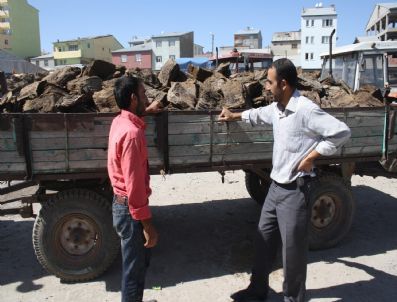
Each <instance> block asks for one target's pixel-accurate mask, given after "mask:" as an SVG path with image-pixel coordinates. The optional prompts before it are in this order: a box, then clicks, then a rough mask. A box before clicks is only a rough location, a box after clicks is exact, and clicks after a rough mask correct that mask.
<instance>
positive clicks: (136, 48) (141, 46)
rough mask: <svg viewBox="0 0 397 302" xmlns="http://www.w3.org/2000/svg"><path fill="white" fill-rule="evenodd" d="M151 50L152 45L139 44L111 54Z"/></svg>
mask: <svg viewBox="0 0 397 302" xmlns="http://www.w3.org/2000/svg"><path fill="white" fill-rule="evenodd" d="M149 50H152V44H150V43H149V44H139V45H136V46H132V47H129V48H122V49H118V50H115V51H112V53H120V52H139V51H149Z"/></svg>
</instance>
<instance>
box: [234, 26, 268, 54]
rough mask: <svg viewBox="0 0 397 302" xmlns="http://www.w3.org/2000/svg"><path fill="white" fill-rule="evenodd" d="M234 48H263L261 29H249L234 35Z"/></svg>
mask: <svg viewBox="0 0 397 302" xmlns="http://www.w3.org/2000/svg"><path fill="white" fill-rule="evenodd" d="M234 47H236V48H238V47H243V48H255V49H258V48H262V33H261V31H260V30H259V29H254V28H252V27H247V28H246V29H243V30H239V31H238V32H236V33H234Z"/></svg>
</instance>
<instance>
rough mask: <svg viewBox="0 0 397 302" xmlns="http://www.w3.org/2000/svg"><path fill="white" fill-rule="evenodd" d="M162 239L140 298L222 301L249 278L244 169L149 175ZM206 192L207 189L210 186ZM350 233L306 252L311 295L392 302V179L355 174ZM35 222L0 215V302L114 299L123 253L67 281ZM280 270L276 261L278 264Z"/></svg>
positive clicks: (395, 270) (249, 212)
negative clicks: (47, 262)
mask: <svg viewBox="0 0 397 302" xmlns="http://www.w3.org/2000/svg"><path fill="white" fill-rule="evenodd" d="M152 187H153V196H152V198H151V204H152V206H153V207H152V209H153V213H154V217H155V223H156V225H157V227H158V230H159V232H160V236H161V239H160V242H159V245H158V247H156V248H155V249H154V250H153V257H152V263H151V267H150V269H149V272H148V275H147V284H146V288H147V289H146V291H145V298H146V299H149V298H155V299H158V301H159V302H188V301H192V302H221V301H230V298H229V295H230V294H231V293H233V292H234V291H236V290H238V289H241V288H244V287H245V286H246V285H247V284H248V280H249V272H250V263H251V260H252V256H253V255H252V237H253V232H254V230H255V225H256V222H257V220H258V216H259V211H260V208H259V206H257V205H256V204H255V203H254V202H253V201H252V200H251V199H250V198H249V196H248V193H247V191H246V190H245V185H244V175H243V173H242V172H234V173H233V172H229V173H227V174H226V177H225V184H222V183H221V177H220V175H219V174H217V173H196V174H179V175H171V176H167V177H166V178H165V179H163V178H162V177H160V176H155V177H152ZM209 188H210V189H209ZM353 193H354V196H355V198H356V200H357V208H356V216H355V220H354V224H353V227H352V230H351V231H350V233H349V234H348V236H347V237H346V238H345V239H344V240H343V242H341V243H340V244H339V245H338V246H337V247H335V248H332V249H328V250H323V251H316V252H310V254H309V265H308V278H307V289H308V290H307V296H308V299H307V300H308V301H309V300H310V301H324V302H325V301H327V302H328V301H349V302H358V301H360V302H363V301H364V302H365V301H369V302H380V301H397V180H391V179H385V178H381V177H379V178H376V179H372V178H370V177H358V176H355V177H354V178H353ZM32 227H33V219H22V218H20V217H19V216H7V217H0V301H1V302H16V301H24V302H35V301H37V302H43V301H46V302H47V301H48V302H51V301H56V302H65V301H74V302H87V301H102V302H104V301H119V300H120V274H121V272H120V268H121V267H120V266H121V263H120V257H119V258H118V259H117V260H116V261H115V263H114V264H113V265H112V266H111V268H110V269H109V270H108V271H107V272H106V273H105V274H104V275H102V276H101V277H99V278H98V279H96V280H93V281H91V282H87V283H75V284H63V283H61V282H60V281H59V280H58V279H57V278H55V277H54V276H51V275H49V274H48V273H47V272H46V271H45V270H43V269H42V268H41V266H40V265H39V264H38V262H37V260H36V258H35V255H34V252H33V248H32V240H31V231H32ZM277 267H278V268H280V264H278V265H277ZM281 282H282V271H281V270H280V269H276V270H275V271H274V272H273V273H272V275H271V278H270V285H271V287H272V289H273V290H274V293H272V294H271V295H270V297H269V300H268V301H282V295H281Z"/></svg>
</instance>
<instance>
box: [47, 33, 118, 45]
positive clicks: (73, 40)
mask: <svg viewBox="0 0 397 302" xmlns="http://www.w3.org/2000/svg"><path fill="white" fill-rule="evenodd" d="M107 37H113V35H103V36H93V37H82V38H77V39H72V40H63V41H60V40H58V41H56V42H54V43H65V42H79V41H85V40H94V39H100V38H107Z"/></svg>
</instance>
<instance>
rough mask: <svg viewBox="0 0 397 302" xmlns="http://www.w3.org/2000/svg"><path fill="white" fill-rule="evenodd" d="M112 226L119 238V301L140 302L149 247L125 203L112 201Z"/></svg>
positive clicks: (148, 257)
mask: <svg viewBox="0 0 397 302" xmlns="http://www.w3.org/2000/svg"><path fill="white" fill-rule="evenodd" d="M112 212H113V227H114V228H115V230H116V232H117V234H118V235H119V237H120V239H121V255H122V259H123V260H122V261H123V262H122V266H123V267H122V270H123V272H122V278H121V301H122V302H142V298H143V290H144V288H145V275H146V269H147V267H148V266H149V260H150V249H147V248H145V247H144V243H145V238H144V235H143V228H142V224H141V222H140V221H138V220H134V219H133V218H132V217H131V214H130V212H129V209H128V206H127V205H122V204H118V203H116V202H114V201H113V209H112Z"/></svg>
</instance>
